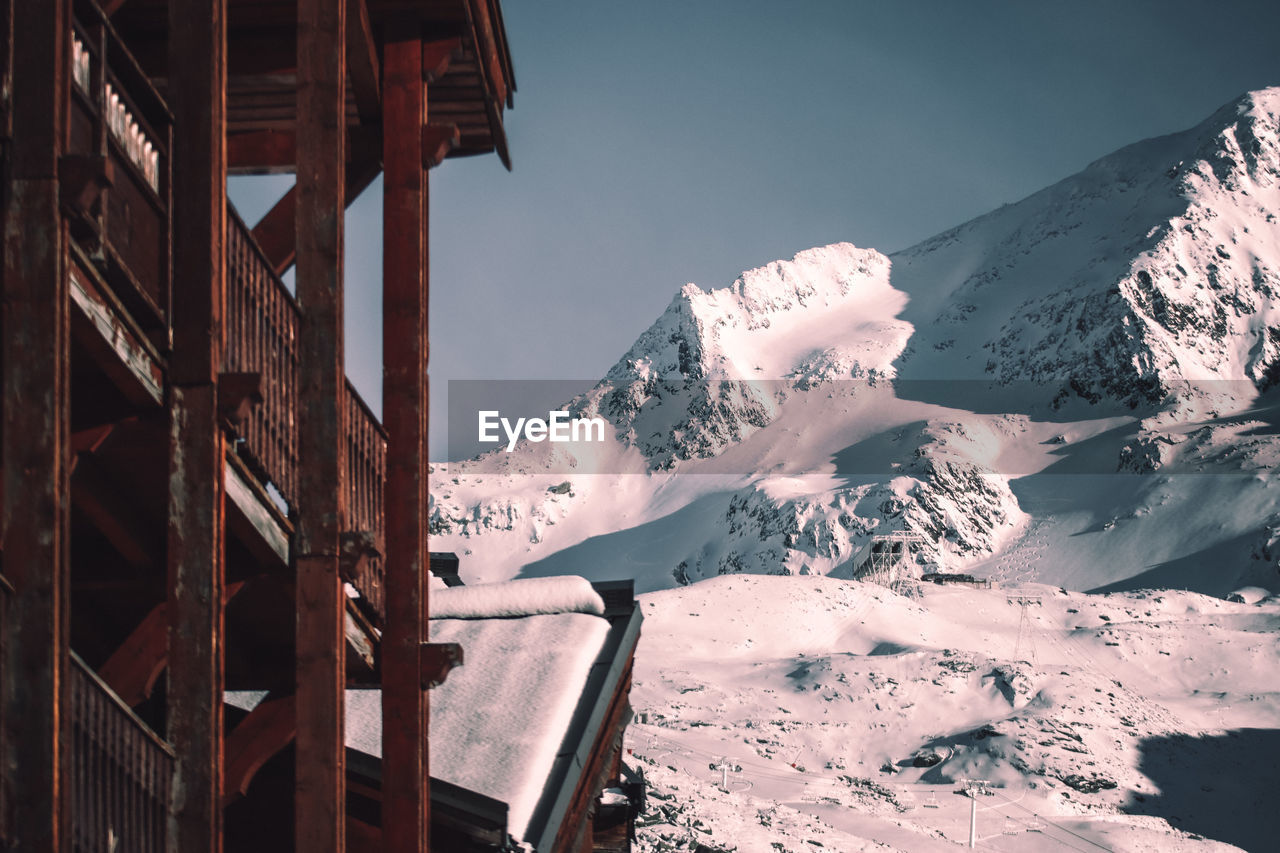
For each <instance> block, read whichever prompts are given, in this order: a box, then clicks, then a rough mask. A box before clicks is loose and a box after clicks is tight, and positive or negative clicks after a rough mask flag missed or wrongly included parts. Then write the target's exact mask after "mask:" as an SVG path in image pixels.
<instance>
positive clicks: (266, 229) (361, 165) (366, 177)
mask: <svg viewBox="0 0 1280 853" xmlns="http://www.w3.org/2000/svg"><path fill="white" fill-rule="evenodd" d="M378 171H379V164H378V161H377V160H376V159H368V160H359V161H352V162H351V163H349V164H347V169H346V188H345V190H344V193H343V195H344V198H345V203H346V204H347V205H350V204H351V203H352V202H353V201H355V200H356V198H357V197H358V196H359V195H360V193H362V192H364V191H365V190H366V189H368V187H369V184H371V183H373V179H374V178H376V177H378ZM297 210H298V188H297V186H296V185H295V186H292V187H290V188H289V191H288V192H287V193H285V194H284V195H283V196H281V198H280V200H279V201H278V202H276V203H275V205H274V206H273V207H272V208H271V209H270V210H269V211H267V212H266V214H265V215H264V216H263V217H262V219H260V220H259V221H258V224H257V225H255V226H253V239H254V240H256V241H257V243H258V245H259V246H260V247H261V248H262V252H263V254H265V255H266V256H267V259H268V260H270V261H271V267H272V269H274V270H275V271H276V275H284V274H285V273H286V272H287V271H288V269H289V267H291V266H293V264H294V262H295V260H296V259H297V248H296V247H297V233H296V228H295V225H294V218H295V216H296V213H297Z"/></svg>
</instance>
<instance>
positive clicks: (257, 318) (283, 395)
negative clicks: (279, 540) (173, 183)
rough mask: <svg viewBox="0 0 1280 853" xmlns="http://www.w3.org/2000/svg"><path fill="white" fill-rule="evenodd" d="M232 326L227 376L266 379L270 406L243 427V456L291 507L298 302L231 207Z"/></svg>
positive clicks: (262, 407) (259, 407) (229, 312)
mask: <svg viewBox="0 0 1280 853" xmlns="http://www.w3.org/2000/svg"><path fill="white" fill-rule="evenodd" d="M226 319H227V346H226V369H227V370H228V371H232V372H237V373H260V374H261V375H262V397H263V400H262V403H261V404H260V405H257V406H254V407H253V410H252V412H251V414H250V415H249V419H248V422H247V423H246V424H245V425H244V426H243V428H242V436H241V437H242V438H243V439H244V443H243V446H242V447H241V456H242V457H244V458H245V461H247V462H248V463H249V466H250V467H251V468H252V469H253V470H254V473H256V474H257V475H258V476H259V478H260V479H261V480H262V481H263V483H264V484H266V483H270V484H271V485H272V486H274V487H275V489H276V490H277V491H278V492H279V493H280V495H281V497H282V498H283V499H284V501H285V502H286V503H287V504H288V505H289V507H290V508H292V507H294V506H296V503H295V501H296V500H297V497H298V495H297V477H298V435H297V432H298V431H297V413H298V399H297V375H298V303H297V302H295V301H294V299H293V297H292V296H291V295H290V294H289V291H288V290H287V289H285V286H284V284H283V282H281V281H280V277H279V276H277V275H276V274H275V272H274V271H273V270H272V268H271V264H270V263H268V261H267V259H266V256H265V255H263V254H262V250H261V249H260V248H258V244H257V243H256V242H255V241H254V239H253V237H252V235H251V234H250V233H249V229H248V227H247V226H246V225H245V224H244V222H242V221H241V220H240V217H239V216H237V215H236V214H235V211H234V210H232V209H231V208H230V206H228V209H227V318H226Z"/></svg>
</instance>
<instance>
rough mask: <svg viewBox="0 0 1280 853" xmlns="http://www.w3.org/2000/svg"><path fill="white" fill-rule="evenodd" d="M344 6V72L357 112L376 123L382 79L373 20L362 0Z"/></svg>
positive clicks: (363, 121) (362, 119) (361, 118)
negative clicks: (345, 58) (345, 13)
mask: <svg viewBox="0 0 1280 853" xmlns="http://www.w3.org/2000/svg"><path fill="white" fill-rule="evenodd" d="M349 3H350V5H349V6H348V7H347V73H348V74H349V75H350V76H351V93H352V95H354V96H355V101H356V113H357V114H358V115H359V116H360V121H361V122H362V123H364V124H376V123H377V121H378V119H379V117H381V115H382V80H381V75H380V73H379V69H378V47H377V45H376V44H374V40H373V24H372V23H370V21H369V6H368V4H367V3H366V2H365V0H349Z"/></svg>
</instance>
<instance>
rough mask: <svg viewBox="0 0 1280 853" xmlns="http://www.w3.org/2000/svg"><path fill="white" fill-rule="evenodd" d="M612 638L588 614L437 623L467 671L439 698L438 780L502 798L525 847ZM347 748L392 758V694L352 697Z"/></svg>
mask: <svg viewBox="0 0 1280 853" xmlns="http://www.w3.org/2000/svg"><path fill="white" fill-rule="evenodd" d="M608 631H609V623H608V621H607V620H605V619H603V618H601V617H599V616H593V615H589V614H584V613H557V614H544V615H537V616H527V617H524V618H521V619H436V620H433V621H432V623H431V640H432V642H444V643H460V644H461V645H462V648H463V654H464V660H465V664H464V665H463V666H462V667H460V668H458V669H455V670H453V671H452V672H450V673H449V677H448V678H447V679H446V680H445V682H444V684H442V685H441V686H439V687H437V688H435V689H433V690H432V691H431V735H430V737H431V756H430V761H431V776H432V777H433V778H436V779H443V780H445V781H446V782H452V783H453V784H455V785H460V786H462V787H463V788H467V789H468V790H471V791H476V792H478V793H481V794H484V795H485V796H488V797H493V798H495V799H498V800H502V801H503V802H505V803H506V804H507V806H508V813H507V831H508V832H509V833H510V834H511V835H512V836H514V837H515V838H517V839H520V840H525V839H524V833H525V831H526V829H527V828H528V825H529V819H530V818H531V817H532V815H533V810H534V808H535V807H536V806H537V804H538V798H539V797H540V796H541V795H542V790H543V787H544V786H545V784H546V780H547V777H548V776H549V775H550V773H551V768H552V765H553V764H554V763H555V758H556V754H557V753H558V752H559V750H560V744H561V742H562V741H563V739H564V736H565V732H566V731H568V728H569V723H570V721H571V720H572V718H573V712H574V709H575V708H576V707H577V705H578V700H579V699H580V697H581V696H582V691H583V689H584V687H585V686H586V683H587V674H588V672H589V671H590V669H591V666H592V664H593V663H595V660H596V657H597V656H598V655H599V653H600V649H601V648H602V647H603V645H604V640H605V635H606V634H607V633H608ZM346 727H347V735H346V741H347V746H349V747H351V748H353V749H357V750H359V751H361V752H364V753H368V754H369V755H372V756H375V757H379V758H380V757H381V756H382V693H381V692H380V691H377V690H348V691H347V724H346Z"/></svg>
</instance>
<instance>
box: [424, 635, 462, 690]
mask: <svg viewBox="0 0 1280 853" xmlns="http://www.w3.org/2000/svg"><path fill="white" fill-rule="evenodd" d="M418 649H419V656H418V673H419V678H420V679H421V684H422V689H423V690H430V689H431V688H432V687H439V686H440V685H441V684H444V680H445V679H446V678H447V677H448V676H449V672H450V671H451V670H452V669H453V668H454V667H455V666H462V646H460V645H458V644H457V643H423V644H422V645H421V646H419V647H418Z"/></svg>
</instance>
